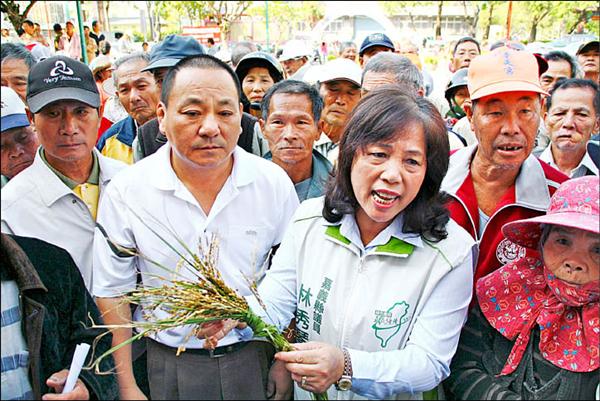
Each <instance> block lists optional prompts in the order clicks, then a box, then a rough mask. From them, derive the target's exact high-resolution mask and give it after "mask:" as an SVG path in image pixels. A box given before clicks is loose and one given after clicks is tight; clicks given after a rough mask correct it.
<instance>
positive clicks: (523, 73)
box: [468, 46, 548, 100]
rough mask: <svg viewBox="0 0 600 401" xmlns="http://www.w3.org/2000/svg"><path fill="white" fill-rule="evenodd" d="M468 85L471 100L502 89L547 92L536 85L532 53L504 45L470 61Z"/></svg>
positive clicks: (538, 80) (536, 64)
mask: <svg viewBox="0 0 600 401" xmlns="http://www.w3.org/2000/svg"><path fill="white" fill-rule="evenodd" d="M468 87H469V93H470V95H471V96H470V97H471V100H474V99H479V98H482V97H484V96H489V95H493V94H496V93H502V92H518V91H523V92H536V93H540V94H542V95H548V93H547V92H545V91H544V90H543V89H542V87H541V86H540V79H539V75H538V62H537V60H536V58H535V56H534V55H533V54H531V53H529V52H526V51H517V50H514V49H511V48H509V47H505V46H503V47H499V48H497V49H495V50H494V51H492V52H490V53H488V54H484V55H481V56H477V57H475V58H474V59H473V60H472V61H471V64H470V65H469V73H468Z"/></svg>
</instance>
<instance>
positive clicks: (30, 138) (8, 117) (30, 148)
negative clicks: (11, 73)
mask: <svg viewBox="0 0 600 401" xmlns="http://www.w3.org/2000/svg"><path fill="white" fill-rule="evenodd" d="M1 93H2V105H1V106H2V123H1V124H0V135H1V136H0V140H1V142H0V156H1V162H2V164H1V165H0V174H2V175H1V176H0V180H1V183H2V184H1V185H2V187H4V185H6V183H8V180H10V179H11V178H13V177H14V176H16V175H17V174H19V173H20V172H21V171H23V170H25V169H26V168H27V167H29V166H31V163H33V158H34V157H35V151H36V150H37V148H38V146H39V144H40V143H39V141H38V139H37V135H36V133H35V131H34V130H33V127H31V126H30V124H29V120H28V119H27V112H26V111H25V104H23V101H22V100H21V98H20V97H19V95H18V94H17V92H15V91H14V90H12V89H11V88H9V87H6V86H3V87H2V91H1Z"/></svg>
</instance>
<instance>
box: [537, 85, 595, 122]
mask: <svg viewBox="0 0 600 401" xmlns="http://www.w3.org/2000/svg"><path fill="white" fill-rule="evenodd" d="M571 88H581V89H589V90H591V91H592V93H593V94H594V100H593V104H594V111H595V113H596V118H600V91H599V90H598V88H599V87H598V84H597V83H595V82H594V81H592V80H591V79H579V78H571V79H562V80H559V81H558V82H557V83H556V85H555V86H554V88H553V89H552V90H551V91H550V96H548V98H547V99H546V110H548V111H549V110H550V107H552V98H553V97H554V94H555V93H556V91H559V90H565V89H571Z"/></svg>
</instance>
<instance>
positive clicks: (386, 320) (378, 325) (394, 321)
mask: <svg viewBox="0 0 600 401" xmlns="http://www.w3.org/2000/svg"><path fill="white" fill-rule="evenodd" d="M409 307H410V305H409V304H407V303H406V302H404V301H402V302H396V303H395V304H394V305H392V306H391V307H390V308H389V309H388V310H385V311H384V310H378V309H376V310H375V319H374V322H373V325H372V326H371V328H372V329H373V330H374V331H375V337H377V339H378V340H379V341H380V342H381V347H382V348H385V347H387V345H388V343H389V341H390V340H391V339H392V337H394V336H395V335H396V334H398V332H399V331H400V327H401V326H402V324H404V323H406V321H407V320H408V318H407V317H406V315H407V314H408V308H409Z"/></svg>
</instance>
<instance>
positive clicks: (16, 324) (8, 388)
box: [0, 280, 33, 400]
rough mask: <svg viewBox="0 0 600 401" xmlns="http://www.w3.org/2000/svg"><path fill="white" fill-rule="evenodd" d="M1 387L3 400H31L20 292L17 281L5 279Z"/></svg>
mask: <svg viewBox="0 0 600 401" xmlns="http://www.w3.org/2000/svg"><path fill="white" fill-rule="evenodd" d="M1 296H2V385H1V386H0V389H1V395H0V396H1V398H2V399H3V400H31V399H33V391H32V389H31V383H30V382H29V376H28V372H27V369H28V367H29V352H28V350H27V343H26V342H25V338H24V337H23V332H22V331H21V320H22V319H21V307H20V305H19V289H18V288H17V283H16V282H15V281H14V280H2V294H1Z"/></svg>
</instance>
